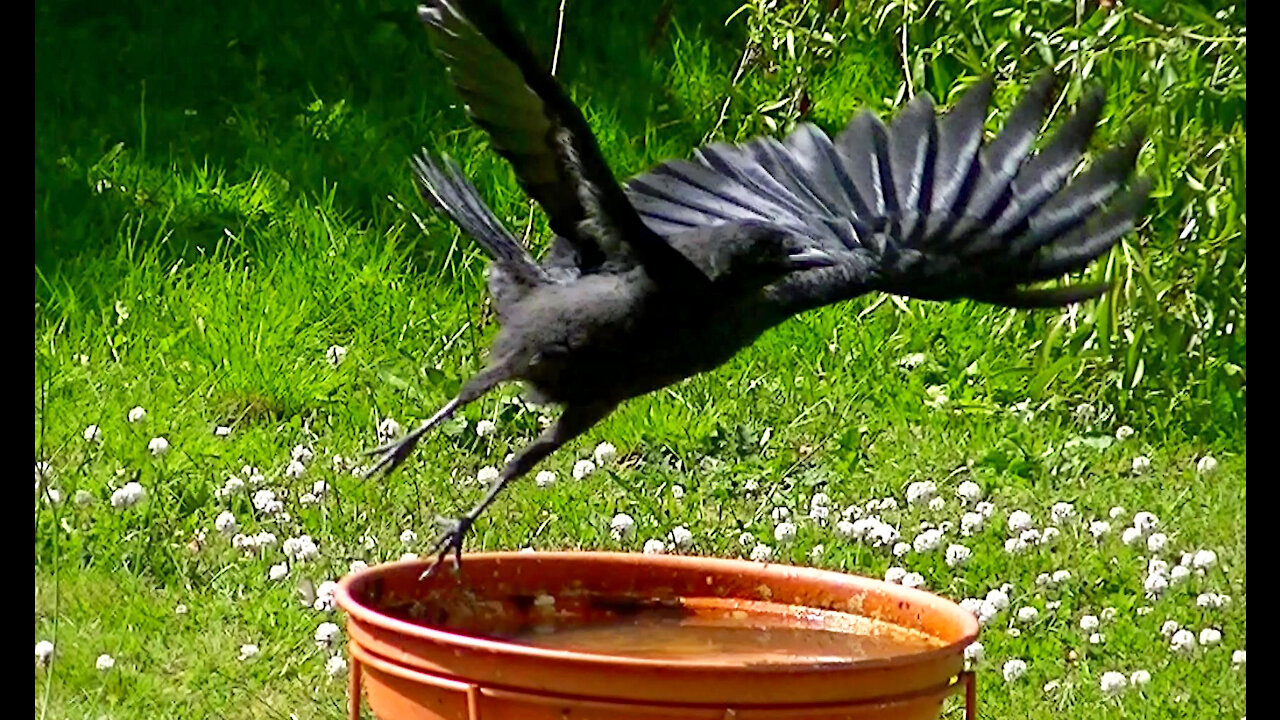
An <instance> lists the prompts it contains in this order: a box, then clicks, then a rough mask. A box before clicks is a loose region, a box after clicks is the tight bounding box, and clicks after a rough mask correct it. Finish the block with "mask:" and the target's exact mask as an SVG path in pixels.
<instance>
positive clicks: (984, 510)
mask: <svg viewBox="0 0 1280 720" xmlns="http://www.w3.org/2000/svg"><path fill="white" fill-rule="evenodd" d="M973 511H974V512H976V513H978V514H979V515H982V517H984V518H990V517H991V514H992V513H994V512H995V511H996V506H995V505H993V504H992V503H990V502H987V501H986V500H983V501H982V502H980V503H978V504H977V505H974V506H973Z"/></svg>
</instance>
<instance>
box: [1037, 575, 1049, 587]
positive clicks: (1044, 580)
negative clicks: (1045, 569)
mask: <svg viewBox="0 0 1280 720" xmlns="http://www.w3.org/2000/svg"><path fill="white" fill-rule="evenodd" d="M1052 584H1053V578H1052V577H1051V576H1050V575H1049V573H1040V574H1039V575H1037V576H1036V585H1052Z"/></svg>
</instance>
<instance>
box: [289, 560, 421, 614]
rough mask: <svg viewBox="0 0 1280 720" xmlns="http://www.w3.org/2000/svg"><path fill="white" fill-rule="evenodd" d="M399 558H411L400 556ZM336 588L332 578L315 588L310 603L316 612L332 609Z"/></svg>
mask: <svg viewBox="0 0 1280 720" xmlns="http://www.w3.org/2000/svg"><path fill="white" fill-rule="evenodd" d="M400 559H401V560H406V559H409V560H411V559H413V558H405V557H401V558H400ZM337 589H338V583H336V582H334V581H332V580H325V581H324V582H322V583H320V586H319V587H317V588H316V601H315V602H314V603H313V604H312V605H311V607H312V609H314V610H315V611H316V612H328V611H330V610H333V606H334V601H333V593H334V591H335V590H337Z"/></svg>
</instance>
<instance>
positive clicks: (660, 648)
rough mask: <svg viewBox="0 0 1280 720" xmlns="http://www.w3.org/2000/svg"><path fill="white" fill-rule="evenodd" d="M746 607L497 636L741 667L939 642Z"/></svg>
mask: <svg viewBox="0 0 1280 720" xmlns="http://www.w3.org/2000/svg"><path fill="white" fill-rule="evenodd" d="M752 605H753V606H754V607H752V608H751V609H749V610H744V609H743V608H742V607H740V606H739V607H720V608H717V607H699V608H687V607H682V608H653V609H645V610H641V611H639V612H637V613H635V614H632V615H628V616H626V617H616V618H609V619H607V620H603V621H597V622H589V623H584V622H581V621H580V620H576V619H574V618H569V619H567V620H566V619H563V618H557V619H549V621H548V622H545V623H541V624H538V625H533V626H529V627H526V628H524V629H522V630H521V631H520V632H518V633H515V634H512V635H508V636H505V637H501V638H500V639H502V640H504V641H506V642H512V643H518V644H522V645H532V646H536V647H540V648H547V649H555V650H572V651H575V652H585V653H596V654H602V655H612V656H622V657H633V658H645V659H652V660H686V661H700V662H718V663H732V664H743V665H755V664H761V663H768V664H775V663H787V664H794V663H843V662H855V661H866V660H872V659H884V658H891V657H896V656H900V655H909V654H913V653H919V652H925V651H928V650H933V649H935V648H939V647H942V645H943V644H944V643H943V642H942V641H940V640H938V639H937V638H934V637H932V636H929V635H927V634H925V633H921V632H918V631H915V630H911V629H908V628H904V627H900V626H897V625H893V624H890V623H886V622H881V621H878V620H873V619H871V618H866V617H861V616H858V615H851V614H847V613H839V612H831V611H819V610H814V609H812V608H801V607H796V606H787V605H778V604H773V603H752Z"/></svg>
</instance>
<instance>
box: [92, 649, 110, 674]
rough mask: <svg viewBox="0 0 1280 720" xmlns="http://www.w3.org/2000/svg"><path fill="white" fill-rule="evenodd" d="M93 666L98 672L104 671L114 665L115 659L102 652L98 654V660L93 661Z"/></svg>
mask: <svg viewBox="0 0 1280 720" xmlns="http://www.w3.org/2000/svg"><path fill="white" fill-rule="evenodd" d="M93 666H94V667H96V668H97V669H98V670H99V671H100V672H106V671H108V670H110V669H111V668H113V667H115V666H116V659H115V658H113V657H111V656H110V655H108V654H106V653H103V654H101V655H99V656H98V660H97V661H96V662H94V664H93Z"/></svg>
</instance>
